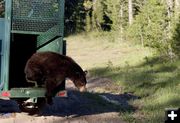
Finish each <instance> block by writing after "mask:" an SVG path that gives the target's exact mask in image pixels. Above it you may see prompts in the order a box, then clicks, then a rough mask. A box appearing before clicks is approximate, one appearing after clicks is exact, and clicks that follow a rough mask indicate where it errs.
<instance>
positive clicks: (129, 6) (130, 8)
mask: <svg viewBox="0 0 180 123" xmlns="http://www.w3.org/2000/svg"><path fill="white" fill-rule="evenodd" d="M128 12H129V25H131V24H132V23H133V6H132V0H128Z"/></svg>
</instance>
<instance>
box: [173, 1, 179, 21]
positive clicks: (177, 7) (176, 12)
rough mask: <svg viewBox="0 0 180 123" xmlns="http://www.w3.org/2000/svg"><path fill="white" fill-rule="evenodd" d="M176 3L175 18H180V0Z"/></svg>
mask: <svg viewBox="0 0 180 123" xmlns="http://www.w3.org/2000/svg"><path fill="white" fill-rule="evenodd" d="M174 3H175V5H174V9H175V10H174V12H175V13H174V14H175V19H176V20H177V19H178V18H179V15H180V0H175V1H174Z"/></svg>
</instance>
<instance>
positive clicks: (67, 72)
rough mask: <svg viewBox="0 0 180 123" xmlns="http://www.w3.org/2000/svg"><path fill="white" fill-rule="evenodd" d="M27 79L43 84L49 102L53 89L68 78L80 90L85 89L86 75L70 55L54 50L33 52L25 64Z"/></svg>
mask: <svg viewBox="0 0 180 123" xmlns="http://www.w3.org/2000/svg"><path fill="white" fill-rule="evenodd" d="M24 72H25V75H26V79H27V81H29V82H31V81H36V82H37V84H38V85H42V84H45V87H46V94H45V96H46V98H47V100H48V103H51V101H52V96H54V95H53V94H54V93H53V91H54V90H55V89H56V88H57V87H58V86H59V85H60V84H61V83H62V82H63V81H64V80H65V78H69V79H71V80H72V81H73V83H74V84H75V86H76V87H77V88H78V89H79V90H80V91H85V90H86V88H85V85H86V77H85V72H84V71H83V70H82V68H81V67H80V66H79V65H78V64H77V63H76V62H75V61H74V60H73V59H72V58H70V57H68V56H64V55H60V54H58V53H54V52H38V53H34V54H33V55H32V56H31V58H30V59H29V60H28V61H27V63H26V66H25V70H24Z"/></svg>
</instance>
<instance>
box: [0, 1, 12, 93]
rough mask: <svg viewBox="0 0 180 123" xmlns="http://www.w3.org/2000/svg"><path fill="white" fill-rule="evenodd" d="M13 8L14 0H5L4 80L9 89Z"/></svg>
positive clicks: (5, 87)
mask: <svg viewBox="0 0 180 123" xmlns="http://www.w3.org/2000/svg"><path fill="white" fill-rule="evenodd" d="M11 9H12V0H6V1H5V39H4V42H3V44H2V45H3V47H2V48H3V49H2V53H3V60H2V64H3V65H2V67H3V72H1V73H2V74H1V75H2V76H1V77H2V81H3V82H4V83H5V85H4V89H3V90H8V88H9V56H10V34H11Z"/></svg>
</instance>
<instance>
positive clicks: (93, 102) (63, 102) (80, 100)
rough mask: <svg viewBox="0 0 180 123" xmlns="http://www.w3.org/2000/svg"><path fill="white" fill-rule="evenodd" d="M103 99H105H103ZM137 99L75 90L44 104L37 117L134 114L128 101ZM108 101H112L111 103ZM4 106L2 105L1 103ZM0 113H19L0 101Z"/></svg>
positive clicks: (11, 104)
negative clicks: (115, 113)
mask: <svg viewBox="0 0 180 123" xmlns="http://www.w3.org/2000/svg"><path fill="white" fill-rule="evenodd" d="M104 97H105V99H104ZM132 99H138V97H136V96H134V95H131V94H117V95H116V94H111V93H88V92H86V93H80V92H78V91H75V90H69V91H68V97H55V98H53V105H48V104H45V105H44V106H43V108H41V110H40V112H39V113H38V116H60V117H66V116H73V117H78V116H84V115H93V114H101V113H109V112H126V111H128V112H134V111H135V108H134V107H133V106H131V105H130V104H129V103H128V101H129V100H132ZM108 100H113V102H116V103H111V102H110V101H108ZM1 102H3V104H5V105H2V103H1ZM0 107H1V109H2V107H8V108H4V109H5V111H2V110H0V113H2V112H3V113H5V112H8V113H11V112H20V109H19V108H18V105H17V103H16V102H15V101H14V100H0Z"/></svg>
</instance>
